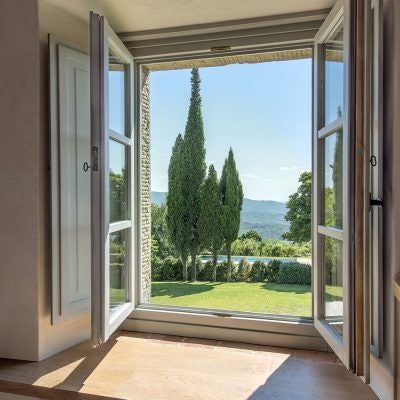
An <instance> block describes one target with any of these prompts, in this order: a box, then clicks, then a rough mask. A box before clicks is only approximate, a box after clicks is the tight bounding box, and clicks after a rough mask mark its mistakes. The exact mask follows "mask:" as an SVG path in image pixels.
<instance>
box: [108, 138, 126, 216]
mask: <svg viewBox="0 0 400 400" xmlns="http://www.w3.org/2000/svg"><path fill="white" fill-rule="evenodd" d="M109 143H110V145H109V163H110V171H109V177H110V222H116V221H124V220H126V219H128V177H127V171H128V169H127V160H126V147H125V145H123V144H121V143H118V142H116V141H115V140H110V142H109Z"/></svg>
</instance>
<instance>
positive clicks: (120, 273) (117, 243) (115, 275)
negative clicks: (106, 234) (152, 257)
mask: <svg viewBox="0 0 400 400" xmlns="http://www.w3.org/2000/svg"><path fill="white" fill-rule="evenodd" d="M128 237H129V234H128V232H127V230H123V231H119V232H114V233H111V234H110V311H113V310H114V309H116V308H117V307H118V306H120V305H121V304H124V303H125V302H126V299H127V289H126V288H127V283H128V282H127V273H126V272H127V269H128V254H127V248H128Z"/></svg>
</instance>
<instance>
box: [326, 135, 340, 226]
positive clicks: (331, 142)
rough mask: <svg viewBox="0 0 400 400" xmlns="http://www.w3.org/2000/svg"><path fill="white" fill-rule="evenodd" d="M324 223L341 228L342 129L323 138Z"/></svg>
mask: <svg viewBox="0 0 400 400" xmlns="http://www.w3.org/2000/svg"><path fill="white" fill-rule="evenodd" d="M323 223H324V225H326V226H331V227H336V228H343V131H342V129H339V130H338V131H336V132H335V133H332V134H331V135H329V136H328V137H326V138H325V139H324V222H323Z"/></svg>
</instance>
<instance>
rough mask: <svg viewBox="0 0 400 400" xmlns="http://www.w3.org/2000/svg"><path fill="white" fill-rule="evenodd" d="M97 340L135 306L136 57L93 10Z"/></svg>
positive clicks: (94, 303) (94, 310)
mask: <svg viewBox="0 0 400 400" xmlns="http://www.w3.org/2000/svg"><path fill="white" fill-rule="evenodd" d="M90 29H91V30H90V34H91V59H90V61H91V65H90V68H91V85H90V89H91V93H90V95H91V121H92V124H91V152H92V162H91V165H90V166H87V167H88V168H91V173H92V340H93V344H95V345H96V344H99V343H101V342H104V341H105V340H107V339H108V337H109V336H110V334H112V332H113V331H114V330H115V329H116V328H117V327H118V326H119V325H120V324H121V323H122V322H123V321H124V319H125V318H126V317H127V316H128V315H129V313H131V312H132V310H133V308H134V304H135V302H134V273H133V268H134V264H135V262H134V255H135V254H136V252H135V250H134V243H135V240H134V225H133V216H134V206H133V205H134V204H135V196H134V191H133V190H132V187H133V180H134V176H133V171H134V168H133V167H132V163H133V162H134V146H133V141H134V137H135V136H134V133H133V132H134V131H133V126H134V118H133V76H134V73H133V72H134V71H133V59H132V56H131V54H130V53H129V51H128V50H127V49H126V48H125V46H124V45H123V44H122V42H121V41H120V39H119V38H118V37H117V35H116V34H115V33H114V32H113V31H112V30H111V28H110V26H109V25H108V23H107V21H106V19H105V18H104V17H103V16H100V15H97V14H95V13H91V15H90Z"/></svg>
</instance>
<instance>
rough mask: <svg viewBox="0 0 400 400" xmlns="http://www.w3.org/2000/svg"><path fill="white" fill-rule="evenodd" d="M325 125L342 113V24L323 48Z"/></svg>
mask: <svg viewBox="0 0 400 400" xmlns="http://www.w3.org/2000/svg"><path fill="white" fill-rule="evenodd" d="M323 50H324V51H323V57H324V75H325V84H324V114H325V123H324V125H328V124H329V123H331V122H333V121H335V120H336V119H337V118H339V117H341V116H342V113H343V87H344V80H343V70H344V68H343V22H341V23H340V24H339V26H338V27H337V28H336V29H335V30H334V31H333V32H332V34H331V36H330V37H329V39H328V40H327V41H326V42H325V43H324V46H323Z"/></svg>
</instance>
